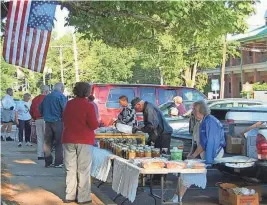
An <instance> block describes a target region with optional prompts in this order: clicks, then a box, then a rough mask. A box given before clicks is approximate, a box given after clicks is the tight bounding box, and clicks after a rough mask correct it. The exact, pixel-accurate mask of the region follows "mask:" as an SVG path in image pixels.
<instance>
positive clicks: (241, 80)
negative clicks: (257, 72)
mask: <svg viewBox="0 0 267 205" xmlns="http://www.w3.org/2000/svg"><path fill="white" fill-rule="evenodd" d="M240 53H241V57H240V83H241V90H242V87H243V50H242V49H241V52H240Z"/></svg>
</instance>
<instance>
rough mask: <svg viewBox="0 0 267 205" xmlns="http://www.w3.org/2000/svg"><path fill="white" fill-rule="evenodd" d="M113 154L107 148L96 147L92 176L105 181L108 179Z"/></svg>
mask: <svg viewBox="0 0 267 205" xmlns="http://www.w3.org/2000/svg"><path fill="white" fill-rule="evenodd" d="M113 156H114V155H112V154H111V153H110V152H108V151H107V150H104V149H99V148H97V147H94V149H93V163H92V168H91V176H92V177H94V178H96V179H98V180H101V181H104V182H105V181H107V178H108V175H109V172H110V168H111V159H112V157H113Z"/></svg>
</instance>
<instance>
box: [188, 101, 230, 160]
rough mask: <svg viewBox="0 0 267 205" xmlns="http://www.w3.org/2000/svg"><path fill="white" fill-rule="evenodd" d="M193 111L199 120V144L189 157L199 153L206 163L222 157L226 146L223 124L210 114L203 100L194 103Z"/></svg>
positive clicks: (196, 155)
mask: <svg viewBox="0 0 267 205" xmlns="http://www.w3.org/2000/svg"><path fill="white" fill-rule="evenodd" d="M193 112H194V115H195V117H196V118H197V119H198V120H199V121H201V124H200V128H199V132H200V133H199V137H200V144H199V146H198V147H197V149H196V151H195V152H194V153H193V154H192V156H190V157H189V158H193V159H194V158H196V157H198V156H199V155H200V156H202V158H203V159H205V161H206V164H213V163H214V159H215V158H222V157H223V155H224V149H223V148H224V147H225V146H226V141H225V134H224V129H223V125H222V124H221V123H220V121H219V120H218V119H216V118H215V117H214V116H212V115H210V110H209V107H208V106H207V104H206V103H205V102H204V101H198V102H195V103H194V108H193Z"/></svg>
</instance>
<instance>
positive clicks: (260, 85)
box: [253, 83, 267, 90]
mask: <svg viewBox="0 0 267 205" xmlns="http://www.w3.org/2000/svg"><path fill="white" fill-rule="evenodd" d="M253 90H267V83H254V84H253Z"/></svg>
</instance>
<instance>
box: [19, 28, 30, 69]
mask: <svg viewBox="0 0 267 205" xmlns="http://www.w3.org/2000/svg"><path fill="white" fill-rule="evenodd" d="M29 33H30V28H27V30H26V34H25V42H24V45H23V48H21V50H23V52H22V57H23V58H22V64H21V66H22V67H25V63H26V58H27V45H28V41H29V38H28V37H26V36H29Z"/></svg>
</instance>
